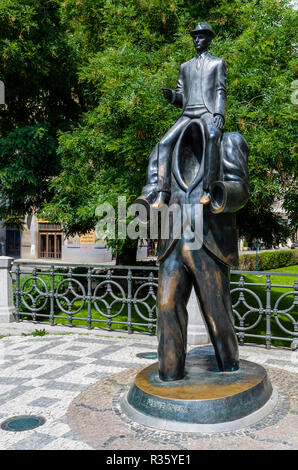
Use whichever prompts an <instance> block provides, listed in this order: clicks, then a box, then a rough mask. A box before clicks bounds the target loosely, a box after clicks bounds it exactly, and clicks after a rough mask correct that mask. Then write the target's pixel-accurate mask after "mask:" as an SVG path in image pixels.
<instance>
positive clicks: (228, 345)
mask: <svg viewBox="0 0 298 470" xmlns="http://www.w3.org/2000/svg"><path fill="white" fill-rule="evenodd" d="M182 253H183V260H184V262H185V264H186V266H187V267H188V268H189V270H190V271H191V274H192V280H193V284H194V289H195V292H196V295H197V297H198V300H199V302H200V306H201V309H202V313H203V315H204V319H205V322H206V324H207V327H208V331H209V336H210V339H211V342H212V344H213V346H214V350H215V355H216V359H217V363H218V367H219V369H220V370H221V371H225V372H228V371H234V370H237V369H238V368H239V350H238V341H237V337H236V334H235V330H234V324H233V323H234V322H233V313H232V303H231V296H230V276H229V268H228V266H226V265H225V264H223V263H221V262H220V261H219V260H217V259H216V257H215V256H213V255H212V254H211V253H210V252H209V251H208V250H207V249H206V248H205V247H204V246H203V247H202V248H201V249H200V250H193V251H190V250H185V247H184V249H183V251H182Z"/></svg>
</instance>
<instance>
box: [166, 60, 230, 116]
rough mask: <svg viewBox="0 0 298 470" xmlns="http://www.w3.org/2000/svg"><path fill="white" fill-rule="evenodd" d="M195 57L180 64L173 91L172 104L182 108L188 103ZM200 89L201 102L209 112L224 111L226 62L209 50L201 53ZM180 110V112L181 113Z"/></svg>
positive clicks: (219, 112) (222, 112)
mask: <svg viewBox="0 0 298 470" xmlns="http://www.w3.org/2000/svg"><path fill="white" fill-rule="evenodd" d="M195 61H196V57H194V58H193V59H191V60H189V61H188V62H185V63H184V64H182V65H181V67H180V71H179V77H178V82H177V87H176V90H175V92H174V97H173V104H174V105H176V106H178V107H180V108H183V111H184V110H185V107H186V106H187V104H188V100H189V96H190V90H191V85H192V83H191V80H190V72H191V68H192V67H193V66H195ZM201 67H202V73H201V74H199V73H198V77H201V90H202V98H203V104H204V105H205V107H206V108H207V110H208V111H209V112H210V113H211V114H221V115H222V116H223V117H225V113H226V63H225V61H224V60H223V59H219V58H218V57H213V56H212V55H211V54H209V52H205V53H203V57H202V63H201ZM183 111H182V113H183Z"/></svg>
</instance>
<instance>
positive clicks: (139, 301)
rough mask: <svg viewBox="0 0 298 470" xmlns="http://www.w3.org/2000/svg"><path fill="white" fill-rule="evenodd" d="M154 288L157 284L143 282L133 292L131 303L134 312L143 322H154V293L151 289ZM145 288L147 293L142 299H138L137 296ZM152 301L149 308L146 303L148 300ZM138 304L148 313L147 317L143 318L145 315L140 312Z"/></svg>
mask: <svg viewBox="0 0 298 470" xmlns="http://www.w3.org/2000/svg"><path fill="white" fill-rule="evenodd" d="M153 287H155V288H156V289H157V288H158V284H157V283H155V282H152V281H149V282H145V283H144V284H142V285H141V286H140V287H138V289H137V290H136V292H135V295H134V298H133V303H134V306H135V310H136V312H137V314H138V315H139V317H141V318H142V319H143V320H145V321H150V322H156V311H157V310H156V293H155V291H154V289H153ZM144 288H147V289H148V292H147V294H145V296H144V297H142V298H138V294H139V293H140V292H141V291H142V290H143V289H144ZM150 298H151V299H153V300H154V301H155V303H154V305H153V306H152V307H150V305H149V304H148V303H147V302H148V300H149V299H150ZM138 304H141V305H143V306H144V307H145V308H146V309H147V311H148V317H145V315H144V314H143V313H142V312H141V311H140V308H139V306H138Z"/></svg>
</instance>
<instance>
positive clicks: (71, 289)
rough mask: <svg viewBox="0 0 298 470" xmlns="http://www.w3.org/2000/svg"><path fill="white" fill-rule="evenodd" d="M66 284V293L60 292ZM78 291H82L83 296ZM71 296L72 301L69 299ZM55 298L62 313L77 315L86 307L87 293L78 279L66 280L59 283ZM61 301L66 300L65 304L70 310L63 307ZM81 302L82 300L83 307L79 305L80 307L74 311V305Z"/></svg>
mask: <svg viewBox="0 0 298 470" xmlns="http://www.w3.org/2000/svg"><path fill="white" fill-rule="evenodd" d="M64 284H67V287H66V290H65V291H64V292H59V290H60V288H61V286H63V285H64ZM75 286H76V287H75ZM77 291H81V294H78V292H77ZM70 294H71V295H72V296H73V298H72V299H70V298H69V295H70ZM55 298H56V302H57V305H58V306H59V308H60V310H61V311H62V312H64V313H68V314H71V315H75V314H76V313H79V312H80V311H81V310H82V308H83V307H84V305H85V298H86V291H85V288H84V286H83V285H82V284H81V283H80V282H79V281H78V280H77V279H72V278H66V279H63V280H62V281H61V282H59V284H58V286H57V288H56V292H55ZM61 300H64V302H65V303H66V304H67V307H68V310H66V309H65V308H64V307H63V305H62V304H61ZM79 300H81V305H79V307H78V308H77V309H76V310H75V311H73V310H72V308H73V305H74V303H75V302H78V301H79Z"/></svg>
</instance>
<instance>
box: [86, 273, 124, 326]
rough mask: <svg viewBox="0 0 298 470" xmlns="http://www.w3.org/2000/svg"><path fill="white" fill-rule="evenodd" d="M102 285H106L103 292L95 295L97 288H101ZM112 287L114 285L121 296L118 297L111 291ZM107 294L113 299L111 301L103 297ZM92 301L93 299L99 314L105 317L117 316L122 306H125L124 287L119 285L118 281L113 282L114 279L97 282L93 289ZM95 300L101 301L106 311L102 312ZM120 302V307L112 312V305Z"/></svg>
mask: <svg viewBox="0 0 298 470" xmlns="http://www.w3.org/2000/svg"><path fill="white" fill-rule="evenodd" d="M103 286H106V290H105V292H104V294H103V295H97V291H98V290H99V289H102V287H103ZM113 287H116V288H117V289H118V290H119V291H120V293H121V295H122V297H118V296H117V295H116V294H115V292H114V291H113ZM107 296H110V297H111V298H112V299H113V300H112V301H111V302H108V301H107V300H106V299H105V297H107ZM93 301H94V307H95V308H96V310H97V311H98V313H100V315H102V316H103V317H106V318H114V317H117V316H118V315H120V313H121V312H122V311H123V309H124V307H125V303H126V297H125V292H124V289H123V288H122V287H121V285H120V284H119V283H118V282H115V281H112V280H110V279H109V280H106V281H102V282H100V283H99V284H97V286H96V288H95V290H94V293H93ZM97 302H102V303H103V304H104V305H105V307H106V309H107V312H108V313H106V312H103V311H102V309H101V308H100V307H99V305H98V304H97ZM119 302H121V304H122V305H121V306H120V309H119V310H118V311H117V312H116V313H112V311H113V306H114V305H115V304H117V303H119Z"/></svg>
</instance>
